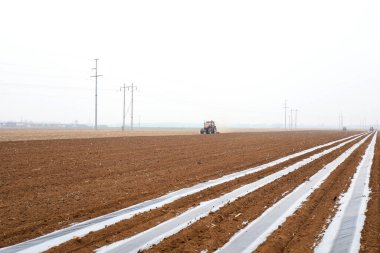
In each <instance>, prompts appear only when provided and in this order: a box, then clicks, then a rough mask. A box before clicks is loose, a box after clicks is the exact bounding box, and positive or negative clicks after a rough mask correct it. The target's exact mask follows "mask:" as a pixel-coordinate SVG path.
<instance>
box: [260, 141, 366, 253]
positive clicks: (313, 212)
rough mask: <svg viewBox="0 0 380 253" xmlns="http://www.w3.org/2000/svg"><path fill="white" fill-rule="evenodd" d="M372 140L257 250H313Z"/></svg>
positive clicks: (332, 175) (354, 153)
mask: <svg viewBox="0 0 380 253" xmlns="http://www.w3.org/2000/svg"><path fill="white" fill-rule="evenodd" d="M370 142H371V139H368V140H367V141H366V142H365V144H364V145H361V146H360V147H359V148H358V149H357V150H356V151H354V152H353V153H352V155H350V156H349V157H348V158H347V159H346V160H345V161H344V162H343V163H342V164H341V165H339V166H338V167H337V168H336V169H335V170H334V171H333V172H332V173H331V174H330V176H329V177H328V178H327V179H326V180H325V182H323V183H322V184H321V186H320V187H319V188H318V189H316V190H315V191H314V192H313V193H312V194H311V195H310V196H309V197H308V199H307V201H306V202H305V203H303V204H302V206H301V207H300V208H299V209H297V210H296V212H294V214H293V215H292V216H290V217H288V218H287V219H286V221H285V222H284V223H283V224H282V225H281V227H279V228H278V229H276V230H275V231H274V232H273V233H272V234H271V235H270V236H268V238H267V239H266V240H265V242H264V243H263V244H261V245H260V246H259V247H258V248H257V249H256V250H255V252H258V253H263V252H284V253H289V252H313V248H314V247H315V244H316V241H318V240H319V238H320V234H321V231H323V230H324V228H325V226H326V222H327V221H328V220H329V218H330V217H332V216H334V213H335V212H336V211H337V208H336V201H337V199H338V196H339V195H340V194H342V193H343V192H345V191H346V190H347V189H348V187H349V185H350V182H351V179H352V177H353V175H354V174H355V171H356V169H357V167H358V165H359V163H360V161H361V160H362V156H363V155H364V154H365V151H366V149H367V147H368V145H369V143H370Z"/></svg>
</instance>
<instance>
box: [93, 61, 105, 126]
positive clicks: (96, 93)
mask: <svg viewBox="0 0 380 253" xmlns="http://www.w3.org/2000/svg"><path fill="white" fill-rule="evenodd" d="M94 61H95V68H92V69H94V70H95V75H94V76H91V77H95V125H94V128H95V129H98V77H100V76H103V75H98V61H99V59H94Z"/></svg>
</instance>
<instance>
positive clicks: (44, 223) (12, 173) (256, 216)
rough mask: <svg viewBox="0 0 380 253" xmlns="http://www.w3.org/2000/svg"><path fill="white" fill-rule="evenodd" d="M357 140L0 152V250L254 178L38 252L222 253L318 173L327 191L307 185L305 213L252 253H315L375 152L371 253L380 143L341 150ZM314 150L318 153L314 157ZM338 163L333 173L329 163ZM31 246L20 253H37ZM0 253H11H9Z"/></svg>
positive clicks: (282, 138) (169, 140)
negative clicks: (169, 226) (101, 218)
mask: <svg viewBox="0 0 380 253" xmlns="http://www.w3.org/2000/svg"><path fill="white" fill-rule="evenodd" d="M354 134H358V133H353V132H350V133H343V132H336V131H307V132H262V133H230V134H220V135H213V136H201V135H178V136H149V137H148V136H145V137H142V136H140V137H137V136H136V137H115V138H96V139H61V140H29V141H10V142H0V178H1V179H0V197H1V198H0V199H1V202H0V225H1V234H0V247H6V246H11V245H13V244H16V243H22V242H24V241H26V240H30V239H34V238H37V237H39V236H43V235H46V234H48V233H50V232H53V231H56V230H60V229H63V228H66V227H68V226H70V225H71V224H73V223H78V222H83V221H87V220H89V219H92V218H96V217H99V216H102V215H107V214H109V213H111V212H115V211H118V210H121V209H123V208H127V207H131V206H133V205H138V204H139V203H142V202H144V201H147V200H153V199H155V198H159V197H161V196H164V195H165V194H168V193H170V192H173V191H179V192H181V189H184V188H186V187H193V186H195V185H197V184H199V183H202V182H208V181H209V180H214V179H215V180H217V179H220V178H223V176H225V175H229V174H231V173H236V172H239V171H243V170H247V169H249V168H258V169H257V171H256V170H254V171H250V172H249V173H247V174H244V175H241V176H239V177H236V178H232V179H228V180H224V181H221V182H220V183H215V184H212V185H210V186H207V187H204V188H200V189H199V190H196V191H191V192H189V193H186V194H184V195H183V196H181V197H178V198H173V199H172V200H170V201H168V200H167V201H166V202H162V204H160V205H156V206H154V205H153V207H152V208H149V209H148V210H142V211H141V212H137V213H136V214H133V215H132V216H128V217H127V216H125V217H123V218H120V219H119V216H118V220H115V222H110V223H107V224H106V223H104V224H106V225H99V226H101V227H98V228H95V227H94V229H89V231H88V232H90V231H93V232H92V233H88V232H85V233H83V234H78V235H79V236H70V238H68V239H64V240H63V239H62V240H61V241H60V243H57V244H52V245H50V246H49V247H47V246H46V245H47V244H46V243H45V242H44V243H41V244H38V245H41V247H42V248H41V249H44V250H48V249H49V248H50V251H51V252H92V251H94V250H95V249H98V248H101V247H103V248H102V249H101V250H102V251H103V252H130V251H131V252H137V251H141V250H147V251H149V252H201V251H203V252H212V251H215V250H221V251H222V252H224V251H223V246H224V245H226V244H227V243H229V241H230V240H231V237H232V236H233V235H234V234H236V233H238V232H239V231H240V230H242V229H245V228H248V227H249V226H250V225H248V224H250V223H252V222H255V221H256V220H260V219H261V218H262V217H264V216H265V214H266V212H267V211H268V210H270V209H271V208H270V207H271V206H274V205H276V204H277V203H279V202H281V201H282V200H283V199H285V198H287V197H291V196H292V194H293V192H295V191H296V190H297V189H298V187H299V186H300V185H302V184H304V183H305V182H309V181H310V182H313V180H316V179H313V176H314V175H315V174H318V173H320V172H321V171H323V170H324V168H325V167H326V166H327V167H328V168H329V169H330V170H331V173H330V172H329V173H328V174H327V176H326V179H323V180H322V181H320V183H318V181H316V183H318V184H316V186H315V187H313V191H312V192H310V195H308V196H305V199H304V200H302V204H301V205H299V206H297V208H296V210H295V211H294V212H292V213H289V215H288V216H286V217H285V220H283V221H281V225H280V226H279V227H277V228H276V229H274V230H273V231H271V232H268V233H267V235H266V236H265V240H264V241H263V243H260V244H258V245H259V246H258V247H255V248H254V250H256V251H258V252H301V251H302V252H312V251H313V249H314V247H315V246H316V245H317V244H318V243H319V242H320V241H321V240H322V237H323V231H324V230H325V229H326V228H327V227H328V226H329V220H331V219H333V218H334V216H335V214H336V213H337V210H338V209H339V205H340V204H339V200H340V198H341V195H342V194H343V193H345V192H346V191H347V190H348V189H349V187H350V185H351V181H352V178H353V177H354V174H355V172H356V171H357V170H359V169H358V168H359V167H360V164H361V160H362V157H364V156H365V155H366V156H367V157H370V152H368V150H369V149H370V147H372V146H374V147H375V152H374V153H375V155H374V159H373V164H372V166H371V167H372V169H371V172H370V173H371V177H370V180H369V187H370V188H371V189H372V192H371V194H370V198H369V201H368V211H367V216H368V218H367V219H366V222H365V224H364V226H363V235H365V236H363V237H361V241H360V246H361V249H362V251H363V252H378V250H379V242H378V237H377V236H376V234H375V235H374V234H373V233H371V232H372V231H375V233H377V232H378V231H379V230H380V225H379V223H378V222H377V220H379V217H378V215H379V213H378V212H377V211H378V209H379V205H378V203H379V194H378V188H379V173H378V171H379V167H380V165H379V162H378V160H379V159H378V157H379V140H377V141H376V143H375V142H374V140H375V139H373V136H374V135H373V134H365V135H360V136H355V137H352V138H348V137H349V136H350V135H354ZM343 138H344V139H343ZM333 141H336V142H334V143H330V142H333ZM327 143H328V144H327ZM322 144H327V145H324V146H319V145H322ZM338 145H339V146H338ZM314 147H315V149H312V150H310V151H307V152H304V153H300V154H299V155H296V156H291V157H289V158H286V159H284V160H279V162H277V163H273V164H272V163H270V162H272V161H275V160H277V159H282V158H285V157H288V156H290V155H293V154H296V153H298V152H301V151H304V150H306V149H310V148H314ZM349 150H351V151H349ZM343 156H347V157H344V159H343V158H342V157H343ZM339 159H342V160H341V162H339V163H336V161H337V160H339ZM371 161H372V159H371ZM267 163H270V164H268V165H267V166H264V165H265V164H267ZM334 163H336V164H335V165H334ZM330 164H331V168H330V167H329V166H330ZM286 170H289V171H288V172H286V173H285V172H284V173H283V172H282V171H286ZM281 173H283V174H281ZM272 178H273V179H272ZM266 180H267V181H266ZM268 180H269V181H268ZM318 180H319V179H318ZM249 185H252V187H254V188H252V190H249V188H247V189H248V192H244V193H243V194H240V195H236V196H238V197H237V198H231V199H230V200H229V201H228V203H224V202H223V201H224V200H222V198H223V196H224V195H226V196H229V195H228V194H230V193H231V192H235V191H239V190H240V189H241V188H244V187H247V186H249ZM256 185H257V186H256ZM314 188H315V189H314ZM231 196H232V195H231ZM219 198H221V201H222V202H220V203H221V204H215V206H213V210H212V211H211V212H209V211H203V210H202V208H204V207H203V206H204V205H205V203H209V202H210V203H212V201H215V200H216V199H219ZM153 202H154V201H153ZM154 203H155V202H154ZM156 203H161V202H159V201H158V199H157V201H156ZM215 203H219V202H215ZM222 203H223V204H222ZM300 203H301V202H300ZM197 210H199V214H201V212H205V214H206V215H199V216H194V217H197V218H196V219H195V220H192V221H190V220H189V222H190V223H189V224H187V223H186V222H185V224H186V225H178V226H182V228H181V229H179V230H178V231H177V232H174V230H172V232H170V233H169V234H167V235H165V236H162V238H161V239H158V241H154V242H153V241H149V240H148V239H147V238H148V237H146V236H145V235H143V234H144V231H152V233H153V232H154V231H156V230H157V231H158V234H160V235H162V234H164V233H165V232H168V231H161V230H160V225H165V224H170V222H172V221H173V222H174V221H175V220H176V219H178V220H180V219H181V217H182V216H185V215H187V214H189V215H193V214H192V213H195V212H198V211H197ZM205 210H207V209H205ZM114 217H116V215H115V216H114ZM120 217H121V216H120ZM189 217H190V216H189ZM274 219H275V218H274ZM185 221H186V220H185ZM99 224H100V223H99ZM102 224H103V223H102ZM178 224H180V223H178ZM78 231H79V230H78ZM160 231H161V232H160ZM376 231H377V232H376ZM148 234H149V233H148ZM148 234H147V235H148ZM128 238H130V240H131V242H132V240H135V241H136V245H138V243H141V246H136V251H133V250H125V249H126V248H125V249H124V250H123V249H122V248H117V247H116V248H115V249H111V248H104V246H107V245H113V244H112V243H114V242H119V241H120V240H126V239H128ZM140 238H141V239H140ZM145 238H146V239H145ZM155 238H156V237H155ZM70 239H72V240H70ZM128 240H129V239H128ZM144 240H147V241H144ZM135 241H133V243H135ZM47 242H48V241H47ZM157 243H158V244H157ZM127 244H128V242H126V245H127ZM156 244H157V245H156ZM243 244H244V243H243ZM33 245H37V244H33ZM119 245H121V246H123V243H119ZM129 245H131V244H130V243H129ZM144 245H145V246H144ZM29 246H30V245H29ZM29 246H27V247H25V249H26V251H25V252H38V251H41V250H40V249H39V248H30V247H29ZM52 246H56V247H54V248H51V247H52ZM23 247H24V246H23ZM28 247H29V248H28ZM120 249H121V251H120ZM252 249H253V248H252ZM2 250H3V251H4V252H17V250H16V251H15V250H14V249H13V248H12V247H10V248H3V249H0V252H2ZM226 252H227V251H226Z"/></svg>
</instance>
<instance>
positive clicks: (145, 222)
mask: <svg viewBox="0 0 380 253" xmlns="http://www.w3.org/2000/svg"><path fill="white" fill-rule="evenodd" d="M333 146H334V145H330V146H327V147H324V148H320V149H317V150H315V151H313V152H310V153H307V154H305V155H302V156H299V157H296V158H293V159H290V160H288V161H286V162H283V163H280V164H278V165H276V166H272V167H269V168H267V169H264V170H262V171H259V172H256V173H252V174H249V175H246V176H244V177H240V178H238V179H235V180H232V181H229V182H226V183H223V184H219V185H217V186H214V187H210V188H207V189H205V190H202V191H200V192H198V193H195V194H192V195H189V196H186V197H183V198H181V199H178V200H176V201H174V202H172V203H169V204H167V205H164V206H163V207H161V208H157V209H154V210H151V211H149V212H144V213H141V214H137V215H136V216H134V217H132V218H130V219H127V220H124V221H121V222H118V223H116V224H114V225H111V226H108V227H107V228H104V229H102V230H99V231H97V232H93V233H90V234H88V235H86V236H84V237H82V238H80V239H76V240H70V241H68V242H66V243H63V244H61V245H59V246H57V247H53V248H51V249H50V250H49V252H54V253H56V252H77V251H78V252H79V251H80V252H83V251H91V250H94V249H96V248H99V247H101V246H104V245H107V244H110V243H112V242H116V241H119V240H122V239H124V238H127V237H130V236H132V235H134V234H136V233H140V232H143V231H145V230H147V229H150V228H152V227H154V226H156V225H157V224H159V223H162V222H164V221H166V220H169V219H170V218H173V217H175V216H177V215H178V214H180V213H183V212H185V211H186V210H188V209H189V208H191V207H193V206H196V205H198V204H199V203H200V202H204V201H208V200H211V199H213V198H216V197H219V196H221V195H223V194H225V193H226V192H230V191H233V190H235V189H236V188H239V187H241V186H243V185H246V184H249V183H251V182H254V181H257V180H259V179H261V178H263V177H265V176H268V175H270V174H273V173H275V172H277V171H279V170H281V169H283V168H284V167H288V166H290V165H292V164H294V163H297V162H299V161H301V160H303V159H305V158H307V157H309V156H312V155H314V154H317V153H320V152H321V151H323V150H325V149H328V148H331V147H333Z"/></svg>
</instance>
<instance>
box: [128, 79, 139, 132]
mask: <svg viewBox="0 0 380 253" xmlns="http://www.w3.org/2000/svg"><path fill="white" fill-rule="evenodd" d="M127 89H128V90H131V95H132V98H131V130H133V92H134V91H135V90H137V86H133V83H132V85H130V86H127Z"/></svg>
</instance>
